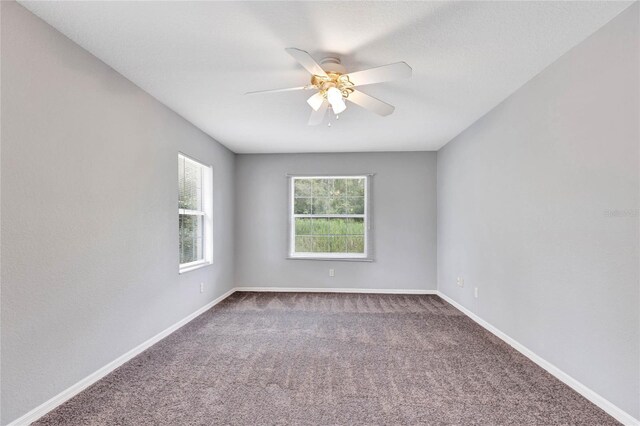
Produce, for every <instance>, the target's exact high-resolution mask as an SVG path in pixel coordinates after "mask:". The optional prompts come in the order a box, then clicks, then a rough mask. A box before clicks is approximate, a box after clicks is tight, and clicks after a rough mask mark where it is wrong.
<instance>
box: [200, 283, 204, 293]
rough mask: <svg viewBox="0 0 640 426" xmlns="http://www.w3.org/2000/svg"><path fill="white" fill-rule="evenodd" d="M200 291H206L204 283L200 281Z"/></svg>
mask: <svg viewBox="0 0 640 426" xmlns="http://www.w3.org/2000/svg"><path fill="white" fill-rule="evenodd" d="M200 293H204V283H200Z"/></svg>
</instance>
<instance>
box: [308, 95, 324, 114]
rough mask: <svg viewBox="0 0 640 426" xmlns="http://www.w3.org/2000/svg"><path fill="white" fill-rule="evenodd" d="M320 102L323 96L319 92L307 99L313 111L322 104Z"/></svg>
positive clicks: (322, 100)
mask: <svg viewBox="0 0 640 426" xmlns="http://www.w3.org/2000/svg"><path fill="white" fill-rule="evenodd" d="M322 102H324V96H322V93H320V92H318V93H316V94H315V95H313V96H311V97H310V98H309V99H307V103H308V104H309V105H310V106H311V108H313V110H314V111H317V110H318V108H320V107H321V106H322Z"/></svg>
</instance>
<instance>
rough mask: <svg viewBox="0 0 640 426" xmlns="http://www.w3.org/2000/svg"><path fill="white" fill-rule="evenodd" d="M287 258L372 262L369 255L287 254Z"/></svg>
mask: <svg viewBox="0 0 640 426" xmlns="http://www.w3.org/2000/svg"><path fill="white" fill-rule="evenodd" d="M287 260H325V261H327V260H329V261H332V262H373V259H372V258H370V257H328V256H327V257H319V256H287Z"/></svg>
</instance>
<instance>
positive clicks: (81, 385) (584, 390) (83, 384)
mask: <svg viewBox="0 0 640 426" xmlns="http://www.w3.org/2000/svg"><path fill="white" fill-rule="evenodd" d="M236 291H241V292H242V291H256V292H307V293H364V294H367V293H368V294H437V295H438V296H440V297H441V298H442V299H443V300H445V301H447V302H448V303H450V304H451V305H453V306H454V307H455V308H456V309H458V310H459V311H461V312H462V313H463V314H465V315H467V316H468V317H469V318H471V319H472V320H473V321H475V322H476V323H478V324H479V325H481V326H482V327H484V328H485V329H486V330H488V331H489V332H491V333H493V334H494V335H495V336H497V337H498V338H500V339H501V340H503V341H504V342H506V343H507V344H509V345H510V346H511V347H513V348H514V349H516V350H517V351H518V352H520V353H521V354H523V355H524V356H526V357H527V358H529V359H530V360H531V361H533V362H535V363H536V364H537V365H539V366H540V367H542V368H543V369H545V370H546V371H548V372H549V373H550V374H552V375H553V376H554V377H556V378H557V379H558V380H560V381H561V382H563V383H565V384H566V385H568V386H569V387H571V388H572V389H573V390H575V391H576V392H578V393H579V394H580V395H582V396H584V397H585V398H586V399H588V400H589V401H591V402H592V403H593V404H595V405H597V406H598V407H600V408H601V409H602V410H604V411H605V412H606V413H608V414H609V415H610V416H612V417H613V418H615V419H616V420H618V421H619V422H621V423H622V424H624V425H626V426H640V421H639V420H638V419H636V418H634V417H633V416H631V415H630V414H628V413H627V412H625V411H624V410H622V409H621V408H619V407H617V406H616V405H614V404H613V403H611V402H610V401H608V400H607V399H605V398H603V397H602V396H600V395H599V394H597V393H596V392H594V391H593V390H591V389H589V388H588V387H586V386H585V385H583V384H582V383H580V382H579V381H577V380H576V379H574V378H573V377H571V376H569V375H568V374H566V373H565V372H563V371H562V370H560V369H559V368H558V367H556V366H555V365H553V364H551V363H550V362H548V361H546V360H545V359H543V358H541V357H540V356H538V355H536V354H535V353H534V352H533V351H531V350H530V349H528V348H527V347H526V346H524V345H522V344H520V343H519V342H517V341H516V340H514V339H512V338H511V337H509V336H508V335H506V334H505V333H503V332H502V331H500V330H498V329H497V328H495V327H494V326H493V325H491V324H489V323H488V322H486V321H485V320H483V319H482V318H480V317H479V316H477V315H476V314H474V313H473V312H471V311H470V310H468V309H466V308H465V307H464V306H462V305H460V304H459V303H457V302H455V301H454V300H453V299H451V298H449V297H448V296H447V295H445V294H443V293H442V292H439V291H437V290H415V289H406V290H398V289H361V288H297V287H296V288H293V287H236V288H232V289H231V290H229V291H228V292H226V293H225V294H223V295H222V296H220V297H218V298H217V299H215V300H214V301H212V302H210V303H207V304H206V305H205V306H203V307H202V308H200V309H198V310H197V311H195V312H194V313H192V314H190V315H189V316H187V317H186V318H184V319H182V320H180V321H178V322H177V323H175V324H174V325H172V326H171V327H169V328H167V329H166V330H164V331H162V332H160V333H158V334H156V335H155V336H153V337H152V338H150V339H149V340H147V341H145V342H144V343H142V344H140V345H138V346H136V347H135V348H133V349H131V350H130V351H129V352H127V353H125V354H124V355H122V356H120V357H118V358H117V359H115V360H114V361H112V362H110V363H109V364H107V365H105V366H104V367H102V368H100V369H99V370H97V371H96V372H94V373H92V374H90V375H89V376H87V377H85V378H84V379H82V380H80V381H79V382H77V383H76V384H74V385H73V386H71V387H69V388H68V389H66V390H64V391H62V392H60V393H59V394H58V395H56V396H54V397H53V398H51V399H49V400H48V401H46V402H45V403H43V404H41V405H39V406H38V407H36V408H34V409H33V410H31V411H29V412H28V413H26V414H25V415H23V416H22V417H20V418H18V419H16V420H14V421H13V422H11V423H9V424H8V425H7V426H24V425H28V424H30V423H31V422H34V421H36V420H38V419H39V418H40V417H42V416H44V415H45V414H47V413H48V412H49V411H51V410H53V409H54V408H56V407H58V406H59V405H61V404H62V403H64V402H66V401H67V400H69V399H71V398H72V397H74V396H75V395H77V394H78V393H80V392H82V391H83V390H84V389H86V388H87V387H89V386H91V385H92V384H94V383H95V382H97V381H98V380H100V379H102V378H103V377H104V376H106V375H107V374H109V373H110V372H112V371H113V370H115V369H116V368H118V367H119V366H121V365H122V364H124V363H125V362H127V361H129V360H130V359H132V358H134V357H135V356H136V355H138V354H140V353H142V352H143V351H144V350H146V349H147V348H149V347H150V346H152V345H154V344H156V343H157V342H159V341H160V340H162V339H164V338H165V337H167V336H168V335H170V334H171V333H173V332H174V331H176V330H178V329H179V328H180V327H182V326H184V325H186V324H187V323H189V322H190V321H192V320H193V319H195V318H196V317H197V316H199V315H201V314H202V313H204V312H205V311H207V310H209V309H211V308H212V307H213V306H215V305H217V304H218V303H220V302H221V301H223V300H224V299H226V298H227V297H229V296H231V295H232V294H233V293H235V292H236Z"/></svg>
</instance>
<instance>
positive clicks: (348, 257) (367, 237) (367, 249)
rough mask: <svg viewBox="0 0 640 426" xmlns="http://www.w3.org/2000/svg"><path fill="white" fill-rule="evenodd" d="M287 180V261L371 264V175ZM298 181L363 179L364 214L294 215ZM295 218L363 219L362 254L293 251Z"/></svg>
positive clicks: (298, 177)
mask: <svg viewBox="0 0 640 426" xmlns="http://www.w3.org/2000/svg"><path fill="white" fill-rule="evenodd" d="M287 177H288V178H289V197H288V198H289V208H288V218H289V226H288V231H289V232H288V233H289V236H288V245H289V247H288V255H287V258H288V259H306V260H345V261H360V262H372V261H373V250H372V244H371V229H372V226H371V223H372V222H371V182H372V177H373V175H372V174H357V175H287ZM298 179H364V182H365V183H364V214H360V215H356V214H318V215H314V214H295V213H294V207H295V202H294V198H295V181H296V180H298ZM297 217H310V218H336V217H344V218H363V219H364V253H309V252H296V251H295V247H296V245H295V242H296V241H295V238H296V229H295V227H296V221H295V219H296V218H297Z"/></svg>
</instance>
